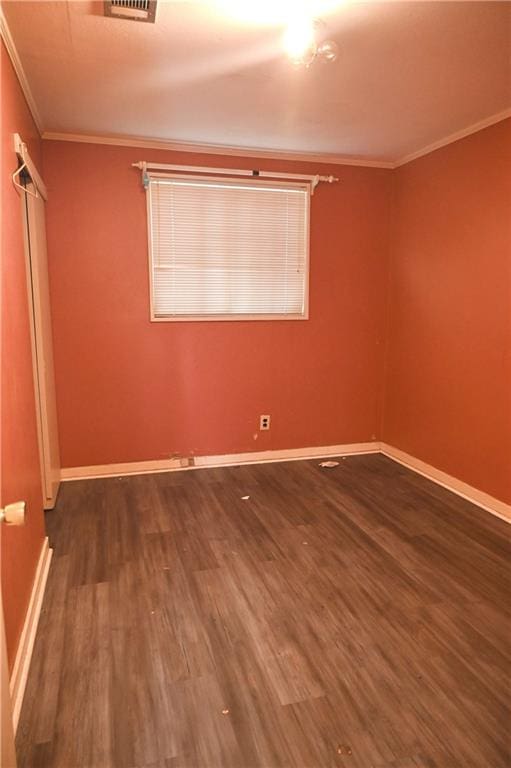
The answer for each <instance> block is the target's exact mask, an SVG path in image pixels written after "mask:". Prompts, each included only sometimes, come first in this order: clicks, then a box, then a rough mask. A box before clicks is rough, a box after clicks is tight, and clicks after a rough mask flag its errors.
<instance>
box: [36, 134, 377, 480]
mask: <svg viewBox="0 0 511 768" xmlns="http://www.w3.org/2000/svg"><path fill="white" fill-rule="evenodd" d="M43 144H44V149H43V155H44V157H43V160H44V178H45V181H46V184H47V186H48V188H49V201H48V210H47V221H48V244H49V254H50V282H51V300H52V311H53V317H54V343H55V366H56V386H57V399H58V417H59V427H60V445H61V455H62V461H63V465H64V466H68V467H69V466H82V465H90V464H108V463H111V462H124V461H126V462H128V461H141V460H149V459H162V458H167V457H169V456H171V455H172V454H182V455H190V454H205V455H208V454H222V453H234V452H236V453H237V452H242V451H254V450H265V449H277V448H291V447H304V446H314V445H328V444H333V443H349V442H358V441H368V440H372V439H375V438H377V437H379V435H378V424H379V422H380V415H381V414H380V410H379V409H380V405H381V383H382V365H383V352H384V344H383V327H384V326H383V318H384V313H385V285H386V275H387V267H388V258H387V257H388V231H389V203H390V196H389V190H390V183H391V175H390V172H389V171H385V170H379V169H365V168H353V167H347V166H346V167H342V168H341V167H339V166H337V167H334V168H332V167H326V166H324V167H321V166H318V164H314V165H310V166H307V165H304V164H296V163H291V162H277V163H276V162H271V161H268V160H266V161H262V160H261V161H254V160H250V159H246V158H245V159H243V158H233V157H213V156H199V155H195V156H194V155H191V154H188V153H186V154H181V155H180V154H175V153H170V152H162V151H151V150H148V149H132V148H123V147H108V146H100V145H87V144H79V143H68V142H54V141H45V142H43ZM141 159H146V160H150V161H157V162H178V163H186V164H193V163H196V164H201V165H205V164H210V165H215V166H234V167H248V168H252V167H254V166H259V167H261V168H276V167H278V169H279V170H284V171H290V172H306V173H316V172H318V171H320V172H324V173H331V172H332V171H334V172H336V173H337V174H338V175H340V177H341V182H340V183H339V184H337V185H332V186H327V185H321V186H320V187H319V188H318V190H317V192H316V194H315V196H314V197H313V202H312V225H311V272H310V320H309V321H308V322H302V321H280V322H279V321H273V322H267V321H257V322H199V323H197V322H190V323H150V322H149V288H148V267H147V229H146V210H145V193H144V191H143V189H142V186H141V178H140V171H138V170H136V169H133V168H131V163H133V162H135V161H137V160H141ZM263 413H269V414H271V416H272V426H271V430H270V431H269V432H266V433H261V432H259V431H258V423H259V415H260V414H263ZM255 435H256V436H257V440H256V439H254V436H255Z"/></svg>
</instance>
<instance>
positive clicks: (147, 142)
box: [42, 131, 394, 169]
mask: <svg viewBox="0 0 511 768" xmlns="http://www.w3.org/2000/svg"><path fill="white" fill-rule="evenodd" d="M42 138H43V139H46V140H48V141H72V142H78V143H83V144H108V145H110V146H116V147H137V148H142V149H162V150H166V151H172V152H195V153H197V154H205V155H235V156H236V157H255V158H258V159H267V160H294V161H299V162H305V163H327V164H329V165H332V164H334V165H353V166H361V167H363V168H387V169H388V168H394V163H392V162H389V161H386V160H364V159H363V158H356V157H344V156H343V155H332V154H322V153H320V152H315V153H313V152H291V151H289V152H288V151H286V150H277V149H256V148H254V147H235V146H231V145H224V144H194V143H186V142H179V141H163V140H159V139H142V138H140V137H137V136H105V135H93V134H82V133H58V132H55V131H45V132H44V133H43V135H42Z"/></svg>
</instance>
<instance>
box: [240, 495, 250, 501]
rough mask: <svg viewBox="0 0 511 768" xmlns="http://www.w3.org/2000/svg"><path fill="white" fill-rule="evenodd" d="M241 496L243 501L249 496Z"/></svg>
mask: <svg viewBox="0 0 511 768" xmlns="http://www.w3.org/2000/svg"><path fill="white" fill-rule="evenodd" d="M241 498H242V500H243V501H246V500H247V499H249V498H250V496H242V497H241Z"/></svg>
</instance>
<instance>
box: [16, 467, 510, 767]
mask: <svg viewBox="0 0 511 768" xmlns="http://www.w3.org/2000/svg"><path fill="white" fill-rule="evenodd" d="M339 461H340V464H339V466H338V467H336V468H335V469H321V468H320V467H319V466H318V463H319V460H315V461H308V462H301V461H299V462H298V461H297V462H289V463H279V464H266V465H253V466H242V467H235V468H222V469H210V470H200V471H191V472H176V473H168V474H161V475H145V476H139V477H130V478H113V479H107V480H95V481H80V482H74V483H64V484H63V486H62V488H61V492H60V497H59V501H58V505H57V507H56V509H55V510H54V511H53V512H51V513H49V514H48V516H47V526H48V531H49V535H50V543H51V546H52V547H53V548H54V557H53V562H52V566H51V571H50V576H49V583H48V589H47V593H46V596H45V600H44V606H43V613H42V617H41V622H40V625H39V630H38V634H37V639H36V645H35V651H34V658H33V663H32V667H31V670H30V675H29V680H28V686H27V691H26V696H25V701H24V705H23V710H22V714H21V721H20V725H19V728H18V736H17V749H18V757H19V766H20V768H48V767H50V766H51V767H53V766H55V767H56V766H59V768H82V767H84V766H87V767H88V768H110V767H115V768H292V767H293V768H294V767H295V766H300V768H323V766H324V767H325V768H330V767H332V768H334V767H335V768H338V767H339V766H342V767H344V766H348V767H349V768H510V766H511V742H510V736H509V733H510V732H509V705H510V685H509V682H510V678H509V676H510V669H511V650H510V643H509V629H510V623H509V619H510V604H509V597H510V579H509V567H508V566H509V554H510V546H509V533H510V532H511V529H510V527H509V526H508V525H507V524H506V523H504V522H503V521H501V520H499V519H497V518H495V517H492V516H491V515H490V514H488V513H486V512H484V511H482V510H481V509H479V508H477V507H475V506H472V505H471V504H469V503H468V502H466V501H464V500H462V499H460V498H459V497H457V496H454V495H453V494H450V493H449V492H448V491H446V490H444V489H442V488H440V487H438V486H436V485H434V484H433V483H430V482H429V481H427V480H425V479H424V478H422V477H420V476H419V475H416V474H414V473H412V472H410V471H408V470H406V469H404V468H403V467H401V466H399V465H398V464H396V463H394V462H392V461H391V460H390V459H387V458H385V457H383V456H381V455H370V456H354V457H349V458H346V459H344V460H342V459H341V460H339ZM247 495H248V496H250V498H249V499H248V500H243V499H242V498H241V497H242V496H247Z"/></svg>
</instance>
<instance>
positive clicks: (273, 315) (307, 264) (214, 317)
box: [145, 171, 312, 323]
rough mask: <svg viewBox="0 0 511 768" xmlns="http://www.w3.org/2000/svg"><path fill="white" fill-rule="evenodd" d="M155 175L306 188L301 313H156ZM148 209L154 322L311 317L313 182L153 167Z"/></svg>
mask: <svg viewBox="0 0 511 768" xmlns="http://www.w3.org/2000/svg"><path fill="white" fill-rule="evenodd" d="M152 179H155V180H157V179H180V180H183V179H185V180H188V181H191V180H192V181H218V182H222V181H225V182H232V183H237V184H240V186H258V187H273V188H274V187H283V188H287V187H292V188H293V189H303V190H304V191H305V192H306V198H305V200H306V202H305V263H304V285H303V292H304V297H303V312H301V313H300V314H283V313H277V312H275V313H266V314H260V313H255V314H253V313H243V314H241V313H236V314H235V313H228V314H223V315H220V314H206V313H204V314H200V315H165V316H161V315H156V314H155V311H154V297H153V294H154V289H153V275H154V271H153V243H152V206H151V187H150V184H151V180H152ZM145 192H146V211H147V240H148V251H147V253H148V272H149V274H148V277H149V319H150V322H151V323H188V322H214V321H220V322H245V321H248V322H251V321H253V320H265V321H268V320H272V321H280V320H308V319H309V272H310V216H311V195H312V185H311V183H310V182H308V181H304V182H302V181H297V182H290V181H282V180H281V179H276V180H275V181H272V180H271V179H264V180H263V179H259V178H257V177H253V176H249V177H242V178H240V177H239V176H222V177H218V176H207V175H204V174H193V175H191V174H182V173H158V172H156V171H151V172H149V173H147V184H146V190H145Z"/></svg>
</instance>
